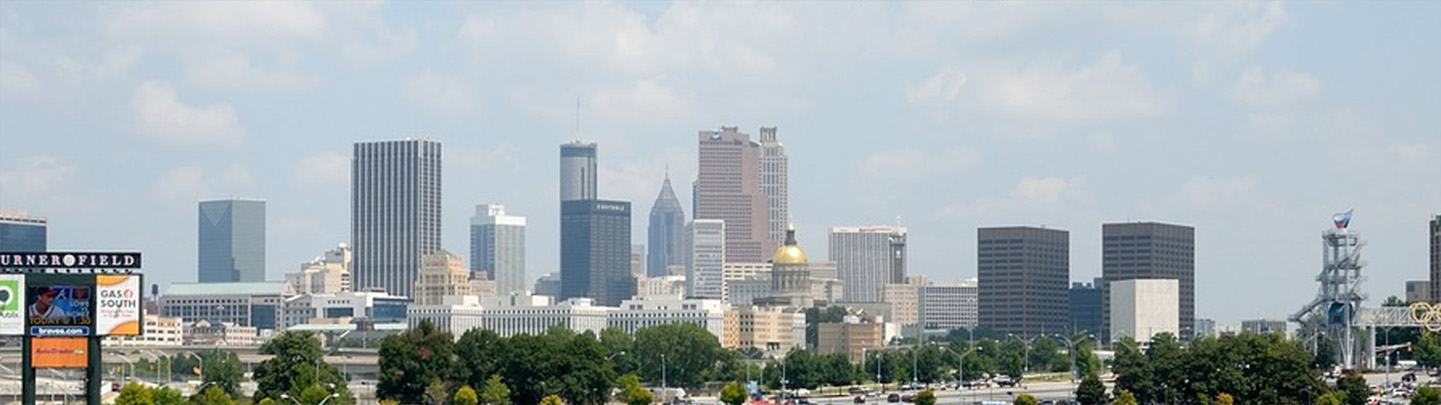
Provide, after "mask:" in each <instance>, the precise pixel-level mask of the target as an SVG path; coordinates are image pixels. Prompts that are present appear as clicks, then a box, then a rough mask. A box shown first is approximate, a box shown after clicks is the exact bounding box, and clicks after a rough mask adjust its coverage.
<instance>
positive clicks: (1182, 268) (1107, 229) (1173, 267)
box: [1101, 222, 1196, 341]
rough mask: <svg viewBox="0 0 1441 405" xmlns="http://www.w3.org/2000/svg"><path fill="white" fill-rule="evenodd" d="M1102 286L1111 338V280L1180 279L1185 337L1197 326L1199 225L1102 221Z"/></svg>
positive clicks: (1106, 328) (1106, 326)
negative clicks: (1108, 222)
mask: <svg viewBox="0 0 1441 405" xmlns="http://www.w3.org/2000/svg"><path fill="white" fill-rule="evenodd" d="M1101 249H1102V250H1101V277H1102V278H1105V279H1106V282H1105V283H1104V284H1103V285H1102V286H1101V293H1102V305H1104V308H1103V309H1102V311H1101V316H1102V318H1103V322H1102V325H1101V328H1102V329H1103V333H1104V335H1105V336H1104V337H1103V338H1104V339H1107V340H1106V341H1110V340H1109V339H1111V335H1110V333H1111V292H1110V284H1111V283H1113V282H1116V281H1121V280H1132V279H1168V280H1178V281H1179V282H1180V286H1181V300H1180V301H1181V308H1180V312H1179V313H1180V317H1181V319H1180V327H1181V336H1178V337H1179V338H1181V339H1182V340H1190V339H1191V337H1192V335H1193V334H1194V332H1195V331H1194V328H1195V327H1196V229H1195V228H1192V227H1189V226H1184V225H1171V224H1163V223H1159V222H1127V223H1119V224H1102V225H1101Z"/></svg>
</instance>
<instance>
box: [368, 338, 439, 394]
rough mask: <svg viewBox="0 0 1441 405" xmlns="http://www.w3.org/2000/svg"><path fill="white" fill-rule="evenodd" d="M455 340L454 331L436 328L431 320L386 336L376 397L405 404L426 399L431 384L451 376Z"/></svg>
mask: <svg viewBox="0 0 1441 405" xmlns="http://www.w3.org/2000/svg"><path fill="white" fill-rule="evenodd" d="M453 341H454V340H453V338H452V337H451V335H450V332H447V331H443V330H440V329H439V328H436V327H435V324H434V323H431V322H430V321H429V320H423V321H421V322H420V323H419V324H417V325H416V326H415V327H413V328H410V329H409V330H406V331H405V333H400V334H396V335H391V336H390V337H387V338H385V340H384V341H382V342H381V344H380V352H379V354H380V381H379V383H378V384H376V396H378V397H380V398H385V399H395V400H397V401H400V402H402V403H419V402H421V401H422V400H424V396H425V390H426V388H427V387H430V386H431V384H434V383H437V382H441V383H443V382H445V381H446V380H448V379H449V377H450V373H451V358H452V354H453V351H454V348H455V345H454V343H453Z"/></svg>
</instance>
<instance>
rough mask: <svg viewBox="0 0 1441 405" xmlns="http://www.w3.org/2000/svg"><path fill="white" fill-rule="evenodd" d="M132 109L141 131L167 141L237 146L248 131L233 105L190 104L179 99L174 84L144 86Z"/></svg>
mask: <svg viewBox="0 0 1441 405" xmlns="http://www.w3.org/2000/svg"><path fill="white" fill-rule="evenodd" d="M130 106H131V108H132V109H133V110H134V112H135V114H136V117H137V118H138V119H139V123H140V131H141V132H142V133H143V134H145V135H147V136H153V137H156V138H159V139H162V140H165V141H169V142H175V143H185V144H219V145H236V144H239V143H240V141H241V138H243V137H244V133H245V131H244V130H243V129H241V127H240V122H239V120H237V119H236V118H235V111H234V109H233V108H231V107H230V106H229V105H226V104H218V105H211V106H191V105H187V104H185V102H183V101H181V100H180V98H179V97H177V96H176V94H175V89H174V87H173V86H171V85H170V83H166V82H161V81H154V80H151V81H147V82H145V83H141V84H140V86H139V87H137V88H136V89H135V94H134V96H133V97H132V98H131V100H130Z"/></svg>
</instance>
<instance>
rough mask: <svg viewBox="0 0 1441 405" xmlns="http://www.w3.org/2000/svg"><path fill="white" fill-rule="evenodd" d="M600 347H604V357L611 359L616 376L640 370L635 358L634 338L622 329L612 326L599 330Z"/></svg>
mask: <svg viewBox="0 0 1441 405" xmlns="http://www.w3.org/2000/svg"><path fill="white" fill-rule="evenodd" d="M600 345H601V346H603V347H605V356H606V358H609V359H611V366H612V367H613V368H615V372H616V374H620V375H626V374H631V373H635V372H636V370H637V369H639V368H640V363H639V362H637V361H636V356H635V337H634V336H631V335H630V333H629V332H626V331H625V330H624V329H621V328H617V327H614V326H612V327H608V328H605V329H601V330H600Z"/></svg>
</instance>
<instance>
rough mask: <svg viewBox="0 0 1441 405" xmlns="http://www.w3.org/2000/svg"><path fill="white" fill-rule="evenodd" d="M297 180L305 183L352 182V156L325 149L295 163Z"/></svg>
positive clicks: (332, 183) (341, 184)
mask: <svg viewBox="0 0 1441 405" xmlns="http://www.w3.org/2000/svg"><path fill="white" fill-rule="evenodd" d="M294 177H295V181H296V182H299V183H300V184H304V185H329V186H345V185H346V184H349V182H350V157H347V156H345V155H344V154H342V153H340V152H335V151H325V152H320V153H317V154H314V155H310V156H306V157H303V158H301V159H300V161H299V162H296V163H295V171H294Z"/></svg>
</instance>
